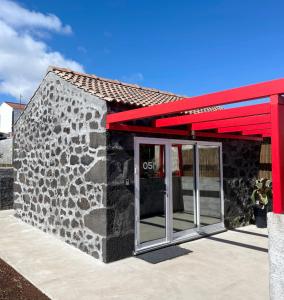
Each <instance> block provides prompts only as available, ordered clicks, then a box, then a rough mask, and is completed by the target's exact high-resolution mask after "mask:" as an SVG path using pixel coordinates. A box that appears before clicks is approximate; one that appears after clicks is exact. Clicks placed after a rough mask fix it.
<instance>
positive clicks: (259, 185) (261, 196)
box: [251, 178, 272, 228]
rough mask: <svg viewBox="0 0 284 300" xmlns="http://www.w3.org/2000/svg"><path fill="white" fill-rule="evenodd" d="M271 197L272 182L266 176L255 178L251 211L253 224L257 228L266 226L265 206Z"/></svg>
mask: <svg viewBox="0 0 284 300" xmlns="http://www.w3.org/2000/svg"><path fill="white" fill-rule="evenodd" d="M271 198H272V182H271V180H269V179H267V178H261V179H257V180H256V182H255V189H254V191H253V193H252V195H251V199H252V201H253V203H254V206H253V211H254V218H255V225H256V227H258V228H266V227H267V207H268V204H269V202H270V200H271Z"/></svg>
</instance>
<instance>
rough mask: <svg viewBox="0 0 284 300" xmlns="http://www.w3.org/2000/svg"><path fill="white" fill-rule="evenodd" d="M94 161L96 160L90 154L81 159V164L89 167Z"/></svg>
mask: <svg viewBox="0 0 284 300" xmlns="http://www.w3.org/2000/svg"><path fill="white" fill-rule="evenodd" d="M93 160H94V158H93V157H91V156H89V155H88V154H85V155H83V156H82V157H81V163H82V164H83V165H85V166H88V165H89V164H90V163H91V162H92V161H93Z"/></svg>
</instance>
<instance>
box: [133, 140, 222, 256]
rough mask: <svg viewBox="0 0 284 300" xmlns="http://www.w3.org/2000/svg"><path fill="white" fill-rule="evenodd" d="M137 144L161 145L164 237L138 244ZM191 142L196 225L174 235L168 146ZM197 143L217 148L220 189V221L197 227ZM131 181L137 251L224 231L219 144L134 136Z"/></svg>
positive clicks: (138, 183)
mask: <svg viewBox="0 0 284 300" xmlns="http://www.w3.org/2000/svg"><path fill="white" fill-rule="evenodd" d="M140 144H153V145H164V146H165V184H166V197H165V199H166V205H165V208H166V211H165V213H166V237H165V238H162V239H158V240H155V241H150V242H145V243H143V244H141V243H140V228H139V226H140V199H139V198H140V151H139V146H140ZM172 144H181V145H193V146H195V160H194V163H195V182H196V186H195V191H194V193H195V200H194V201H195V205H196V211H195V212H194V214H195V216H196V223H197V227H196V228H193V229H188V230H185V231H182V232H179V233H177V234H173V230H172V228H173V215H172V172H171V170H172V159H171V145H172ZM198 145H204V146H206V145H207V146H218V147H219V150H220V155H219V163H220V192H221V222H220V223H217V224H213V225H208V226H203V227H201V226H200V191H199V153H198ZM134 183H135V251H134V253H135V254H136V253H140V252H144V251H148V250H150V249H153V248H158V247H161V246H164V245H167V244H174V243H177V242H180V241H183V240H190V239H192V238H197V237H200V236H202V235H204V233H205V234H210V233H213V232H218V231H222V230H224V228H225V227H224V191H223V162H222V143H220V142H206V141H196V140H178V139H162V138H148V137H134Z"/></svg>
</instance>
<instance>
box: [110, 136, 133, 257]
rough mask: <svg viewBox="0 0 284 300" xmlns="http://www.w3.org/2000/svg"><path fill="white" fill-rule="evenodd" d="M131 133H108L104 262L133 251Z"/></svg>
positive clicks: (130, 253) (127, 254) (129, 254)
mask: <svg viewBox="0 0 284 300" xmlns="http://www.w3.org/2000/svg"><path fill="white" fill-rule="evenodd" d="M133 138H134V134H131V133H125V132H119V134H118V133H117V132H115V131H112V132H111V131H109V132H108V133H107V179H108V180H107V182H108V184H107V200H106V204H107V210H108V214H107V216H108V217H107V218H108V219H107V223H108V226H107V238H106V240H105V253H106V259H107V261H114V260H117V259H120V258H124V257H127V256H131V255H132V254H133V250H134V144H133V143H134V140H133Z"/></svg>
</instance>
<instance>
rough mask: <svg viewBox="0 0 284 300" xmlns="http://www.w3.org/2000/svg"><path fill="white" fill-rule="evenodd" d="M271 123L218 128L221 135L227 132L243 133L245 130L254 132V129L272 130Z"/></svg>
mask: <svg viewBox="0 0 284 300" xmlns="http://www.w3.org/2000/svg"><path fill="white" fill-rule="evenodd" d="M270 128H271V123H261V124H251V125H240V126H230V127H222V128H218V132H219V133H226V132H241V131H243V130H254V129H270Z"/></svg>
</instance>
